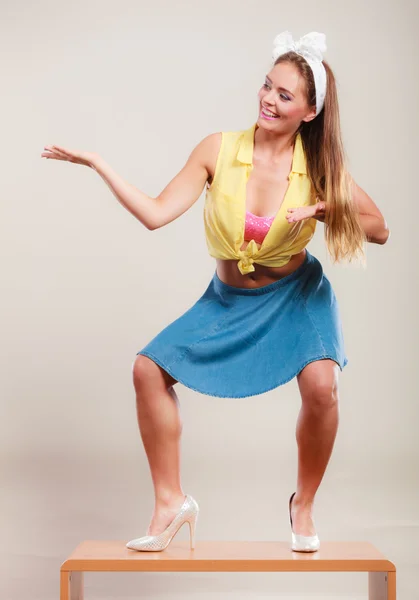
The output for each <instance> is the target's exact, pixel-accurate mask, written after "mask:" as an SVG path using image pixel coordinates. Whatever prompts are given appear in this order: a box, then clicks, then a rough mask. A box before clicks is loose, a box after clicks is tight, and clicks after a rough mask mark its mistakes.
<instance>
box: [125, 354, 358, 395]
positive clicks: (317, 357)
mask: <svg viewBox="0 0 419 600" xmlns="http://www.w3.org/2000/svg"><path fill="white" fill-rule="evenodd" d="M140 354H141V355H142V356H147V357H148V358H150V359H151V360H152V361H154V362H155V363H157V364H158V365H159V366H160V367H161V368H162V369H164V370H165V371H167V372H168V373H169V375H171V376H172V377H173V378H174V379H176V381H178V382H179V383H181V384H182V385H184V386H185V387H188V388H190V389H191V390H194V391H195V392H199V393H200V394H204V395H206V396H213V397H215V398H249V397H250V396H259V395H260V394H265V393H266V392H270V391H271V390H274V389H275V388H277V387H279V386H281V385H284V384H286V383H288V382H289V381H291V380H292V379H294V377H296V376H297V375H298V374H299V373H300V371H302V370H303V369H304V367H306V366H307V365H308V364H309V363H311V362H314V361H316V360H322V359H324V358H330V359H332V360H334V361H335V363H336V364H337V365H338V366H339V369H340V370H341V371H343V369H344V367H345V366H346V365H347V364H348V359H347V358H345V359H344V361H343V364H341V363H340V362H339V360H338V359H337V358H336V357H335V356H332V355H331V354H320V355H317V356H315V357H313V358H309V359H308V360H307V361H306V362H305V363H304V364H302V365H301V366H300V367H298V369H297V371H296V372H295V373H294V374H293V375H291V377H288V378H287V379H284V380H282V381H280V382H278V383H275V384H274V385H273V386H271V387H268V388H265V389H263V390H260V391H258V392H253V393H251V394H243V395H234V396H231V395H228V394H217V393H215V392H209V391H205V390H204V389H199V388H197V387H195V386H194V385H192V384H191V383H188V382H187V381H186V380H185V379H184V378H183V377H181V378H179V377H178V376H177V375H176V374H175V373H174V371H172V369H171V368H170V367H168V366H166V365H165V364H163V362H162V361H161V360H160V359H159V358H158V357H157V356H155V355H154V354H153V353H152V352H149V351H148V350H145V351H144V352H143V351H140V352H137V356H138V355H140Z"/></svg>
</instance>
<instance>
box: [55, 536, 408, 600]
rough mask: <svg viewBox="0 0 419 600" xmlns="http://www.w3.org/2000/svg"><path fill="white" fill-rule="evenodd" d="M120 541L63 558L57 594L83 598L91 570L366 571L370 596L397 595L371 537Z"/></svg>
mask: <svg viewBox="0 0 419 600" xmlns="http://www.w3.org/2000/svg"><path fill="white" fill-rule="evenodd" d="M125 543H126V542H124V541H106V540H86V541H84V542H81V543H80V544H79V545H78V546H77V547H76V548H75V549H74V550H73V552H72V553H71V554H70V556H69V557H68V558H67V559H66V560H65V561H64V562H63V564H62V565H61V569H60V600H83V599H84V585H83V584H84V578H83V573H86V572H92V571H95V572H97V571H106V572H109V571H119V572H122V571H129V572H133V571H136V572H137V571H138V572H139V571H149V572H150V571H152V572H157V571H182V572H202V571H216V572H217V571H218V572H226V571H230V572H232V571H234V572H238V571H252V572H273V571H284V572H288V573H289V572H296V571H298V572H304V573H307V572H309V571H315V572H320V571H335V572H336V571H337V572H345V573H347V572H361V571H362V572H366V573H368V594H369V595H368V598H369V600H396V567H395V566H394V564H393V563H392V562H391V561H389V560H388V559H387V558H385V556H383V555H382V554H381V553H380V552H379V550H377V549H376V548H375V547H374V546H373V545H372V544H370V543H369V542H354V541H350V542H327V541H326V542H325V541H322V542H321V547H320V549H319V550H318V551H317V552H293V551H292V550H290V547H289V544H288V543H286V542H251V541H246V542H216V541H214V542H212V541H207V542H206V541H200V542H197V543H196V546H195V549H194V550H191V549H190V547H189V542H181V541H179V542H176V541H175V540H173V541H172V542H171V543H170V544H169V546H168V547H167V548H166V550H163V551H162V552H137V551H136V550H130V549H129V548H126V546H125Z"/></svg>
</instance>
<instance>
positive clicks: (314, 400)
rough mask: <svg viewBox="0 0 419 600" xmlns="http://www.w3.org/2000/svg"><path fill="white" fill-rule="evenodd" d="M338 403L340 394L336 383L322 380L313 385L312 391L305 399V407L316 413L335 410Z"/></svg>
mask: <svg viewBox="0 0 419 600" xmlns="http://www.w3.org/2000/svg"><path fill="white" fill-rule="evenodd" d="M338 401H339V394H338V387H337V384H336V382H330V381H327V380H324V381H322V380H321V379H320V380H319V381H316V382H315V383H313V385H312V386H311V389H310V391H309V392H308V393H306V394H305V395H304V397H303V403H304V404H305V406H307V407H309V408H310V410H312V411H314V412H316V413H321V412H323V411H325V410H330V409H331V408H335V407H336V406H337V404H338Z"/></svg>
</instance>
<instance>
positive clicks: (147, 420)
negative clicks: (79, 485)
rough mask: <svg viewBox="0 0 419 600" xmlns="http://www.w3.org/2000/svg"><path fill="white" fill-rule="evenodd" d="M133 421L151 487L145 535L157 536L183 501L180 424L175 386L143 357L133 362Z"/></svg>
mask: <svg viewBox="0 0 419 600" xmlns="http://www.w3.org/2000/svg"><path fill="white" fill-rule="evenodd" d="M132 372H133V380H134V387H135V393H136V405H137V420H138V426H139V429H140V433H141V438H142V441H143V444H144V449H145V451H146V454H147V458H148V462H149V466H150V471H151V477H152V480H153V485H154V494H155V507H154V513H153V516H152V519H151V522H150V525H149V528H148V531H147V535H158V534H159V533H162V531H164V529H166V527H167V526H168V525H169V523H171V521H173V519H174V517H175V516H176V513H177V512H179V510H180V507H181V506H182V504H183V501H184V499H185V494H184V493H183V491H182V486H181V483H180V450H181V449H180V438H181V433H182V422H181V417H180V408H179V399H178V397H177V395H176V392H175V391H174V389H173V387H172V386H173V385H174V384H175V383H177V382H176V380H175V379H173V378H172V377H171V376H170V375H169V374H168V373H167V372H166V371H164V369H161V368H160V366H159V365H157V364H156V363H155V362H154V361H152V360H151V359H149V358H148V357H147V356H143V355H141V354H139V355H138V356H137V358H136V359H135V361H134V364H133V367H132Z"/></svg>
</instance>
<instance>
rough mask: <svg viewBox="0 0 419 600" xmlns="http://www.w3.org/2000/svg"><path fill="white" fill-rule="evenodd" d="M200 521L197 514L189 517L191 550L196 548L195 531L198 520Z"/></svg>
mask: <svg viewBox="0 0 419 600" xmlns="http://www.w3.org/2000/svg"><path fill="white" fill-rule="evenodd" d="M197 521H198V515H197V514H196V515H195V516H194V517H192V518H191V519H189V521H188V523H189V536H190V545H191V550H193V549H194V548H195V531H196V522H197Z"/></svg>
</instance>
